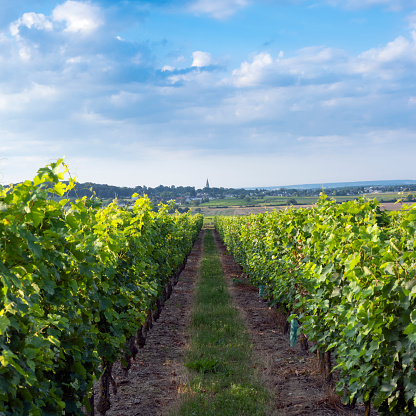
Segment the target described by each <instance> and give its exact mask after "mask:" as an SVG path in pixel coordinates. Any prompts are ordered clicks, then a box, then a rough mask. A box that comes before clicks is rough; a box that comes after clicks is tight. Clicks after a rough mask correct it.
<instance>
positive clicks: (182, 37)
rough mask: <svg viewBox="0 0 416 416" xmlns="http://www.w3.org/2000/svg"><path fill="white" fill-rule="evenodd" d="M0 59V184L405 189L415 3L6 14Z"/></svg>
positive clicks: (134, 6)
mask: <svg viewBox="0 0 416 416" xmlns="http://www.w3.org/2000/svg"><path fill="white" fill-rule="evenodd" d="M0 62H1V65H0V67H1V70H0V108H1V112H0V183H3V184H7V183H16V182H19V181H24V180H27V179H32V178H33V177H34V176H35V175H36V172H37V170H38V169H39V168H41V167H43V166H45V165H46V164H48V163H51V162H53V161H56V160H57V159H59V158H61V157H63V156H64V155H66V158H65V162H66V163H67V164H68V165H69V168H70V170H71V173H72V175H73V176H76V177H77V178H78V180H79V181H80V182H94V183H111V184H114V186H129V187H133V186H137V185H136V184H137V183H142V184H144V183H146V184H147V186H151V187H156V186H158V184H160V183H170V185H166V186H171V185H175V186H180V184H181V183H190V185H188V186H195V187H198V188H199V186H200V185H198V184H204V183H205V180H206V177H207V175H206V173H207V172H210V174H209V177H210V183H222V184H223V187H227V188H243V187H245V188H247V187H250V188H253V187H256V186H257V185H258V184H259V183H261V184H264V185H263V187H271V186H275V185H273V183H279V184H282V185H279V186H291V184H294V183H298V184H307V183H338V182H358V181H363V180H364V181H377V180H379V179H376V178H380V177H382V178H385V179H384V180H394V178H397V177H414V168H413V166H414V161H413V158H414V155H415V154H416V117H415V111H416V93H415V91H416V0H361V1H359V2H358V1H357V0H342V1H341V0H283V1H281V0H259V1H254V0H179V1H174V0H163V1H161V2H152V1H149V0H136V1H130V0H128V1H124V0H111V1H110V0H19V1H18V2H13V4H12V3H8V2H3V3H2V4H1V5H0ZM292 186H293V185H292Z"/></svg>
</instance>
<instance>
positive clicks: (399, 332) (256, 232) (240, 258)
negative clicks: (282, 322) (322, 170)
mask: <svg viewBox="0 0 416 416" xmlns="http://www.w3.org/2000/svg"><path fill="white" fill-rule="evenodd" d="M215 225H216V228H217V230H218V231H219V234H220V236H221V237H222V239H223V241H224V242H225V244H226V246H227V248H228V250H229V251H230V252H232V253H233V255H234V257H235V259H236V261H237V262H238V263H240V264H241V265H242V267H243V268H244V271H245V272H246V273H247V274H248V275H249V277H250V278H251V280H252V282H253V283H254V284H255V285H257V286H259V287H261V288H262V290H263V288H264V290H265V294H266V296H267V297H268V299H269V301H270V304H271V305H277V306H278V307H279V308H282V309H283V310H285V312H286V313H287V314H288V316H290V318H289V320H298V321H299V322H300V324H301V329H302V332H303V334H305V337H307V339H308V340H309V341H310V342H311V343H312V345H313V348H317V349H318V350H319V351H321V353H322V354H332V355H333V357H335V362H336V366H335V368H336V369H337V370H338V372H339V378H338V381H337V391H338V393H339V394H340V395H343V399H344V402H345V403H349V404H355V403H356V402H361V403H364V404H365V405H366V412H367V414H369V412H370V409H371V406H374V407H375V408H377V409H378V410H379V411H380V412H381V414H384V415H392V414H394V415H396V416H399V415H409V414H413V415H414V414H416V344H415V342H416V309H415V306H416V251H415V249H416V240H415V233H416V205H414V206H412V207H407V206H403V208H402V209H401V210H399V211H392V212H386V211H382V210H380V206H379V203H378V202H377V201H376V200H366V199H360V200H356V201H350V202H345V203H342V204H336V202H335V201H333V200H329V199H328V198H327V197H326V196H325V195H323V194H322V195H321V198H320V200H319V201H318V203H317V205H316V206H314V207H313V208H310V209H306V208H305V209H302V208H301V209H294V208H291V209H287V210H285V211H279V212H270V213H266V214H258V215H252V216H248V217H217V218H216V220H215Z"/></svg>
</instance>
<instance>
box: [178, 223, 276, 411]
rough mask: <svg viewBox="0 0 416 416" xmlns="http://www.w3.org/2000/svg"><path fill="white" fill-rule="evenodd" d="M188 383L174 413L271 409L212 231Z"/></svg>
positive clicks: (205, 256)
mask: <svg viewBox="0 0 416 416" xmlns="http://www.w3.org/2000/svg"><path fill="white" fill-rule="evenodd" d="M189 331H190V335H191V341H190V349H189V352H188V354H187V360H186V367H187V368H188V369H189V372H190V374H189V376H190V378H189V382H188V383H187V385H186V386H184V391H185V393H184V396H183V400H182V403H181V406H180V408H179V409H178V410H177V411H176V412H175V413H174V414H175V416H185V415H186V416H189V415H198V416H217V415H221V416H244V415H247V416H249V415H250V416H260V415H267V414H270V412H269V411H268V410H270V409H269V408H268V405H269V403H270V399H271V397H270V394H269V393H268V392H267V390H266V389H265V388H264V387H263V385H262V383H261V382H260V381H259V380H258V377H257V376H256V374H255V372H254V361H253V358H252V345H251V343H250V338H249V335H248V333H247V331H246V328H245V326H244V323H243V321H242V320H241V318H240V316H239V314H238V311H237V310H236V308H235V307H234V306H233V305H232V303H231V298H230V294H229V293H228V289H227V286H226V283H225V280H224V275H223V272H222V267H221V263H220V261H219V258H218V252H217V249H216V246H215V242H214V238H213V234H212V230H210V229H207V230H206V232H205V241H204V254H203V259H202V264H201V269H200V274H199V280H198V284H197V288H196V293H195V306H194V310H193V315H192V323H191V326H190V328H189Z"/></svg>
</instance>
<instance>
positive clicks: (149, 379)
mask: <svg viewBox="0 0 416 416" xmlns="http://www.w3.org/2000/svg"><path fill="white" fill-rule="evenodd" d="M204 232H205V231H204V230H203V231H202V232H201V234H200V235H199V237H198V240H197V242H196V244H195V246H194V248H193V250H192V252H191V254H190V256H189V258H188V262H187V265H186V267H185V269H184V270H183V272H182V273H181V276H180V279H179V283H178V284H177V285H176V286H175V287H174V289H173V293H172V296H171V298H170V299H169V300H168V301H166V303H165V307H164V308H163V310H162V313H161V315H160V318H159V320H158V321H157V322H155V323H154V324H153V328H152V329H151V330H150V332H149V334H148V336H147V340H146V345H145V347H144V348H143V349H141V350H140V351H139V353H138V354H137V357H136V360H135V361H134V362H133V364H132V368H131V369H130V371H129V373H128V374H125V372H124V371H123V370H122V369H121V366H120V364H119V363H117V364H115V365H114V369H113V375H114V379H115V381H116V384H117V387H118V393H117V395H113V394H112V395H111V398H110V400H111V402H112V406H111V409H110V410H109V411H107V413H106V415H107V416H165V415H168V414H169V412H170V411H171V410H172V409H173V408H175V407H177V405H178V403H179V402H180V396H181V390H183V389H182V387H183V386H184V384H186V381H187V372H186V369H185V368H184V366H183V364H184V354H185V352H186V348H187V340H188V335H187V333H186V328H187V326H188V325H189V322H190V312H191V308H192V303H193V287H194V283H195V280H196V278H197V274H198V269H199V266H200V262H201V258H202V245H203V237H204ZM214 235H215V236H216V242H217V246H218V249H219V254H220V259H221V262H222V265H223V268H224V271H225V274H226V277H227V280H228V286H229V290H230V292H231V294H232V295H233V298H234V303H235V306H236V307H237V308H238V309H239V311H240V313H241V315H242V317H243V319H244V320H245V322H246V325H247V328H248V332H249V333H250V336H251V338H252V342H253V349H254V353H255V361H256V363H257V364H256V366H257V368H258V371H259V374H260V376H261V377H262V378H263V380H264V381H265V383H266V385H267V386H268V387H269V389H270V391H272V393H273V394H274V396H275V397H274V401H275V403H274V409H275V411H274V413H273V414H272V415H265V416H294V415H299V416H308V415H314V416H332V415H345V416H358V415H363V414H364V409H363V407H361V406H357V408H356V409H355V410H350V409H346V408H345V407H343V406H342V405H341V403H340V401H339V399H338V397H337V396H336V395H335V394H334V393H333V392H331V389H330V388H329V387H327V386H326V385H325V383H324V381H323V378H322V376H321V375H320V374H319V372H318V371H317V369H316V368H317V365H316V359H315V356H314V354H311V353H307V352H306V353H305V352H303V351H302V350H301V348H300V347H299V345H298V346H297V347H296V348H294V349H292V348H290V347H289V336H288V335H283V331H282V328H281V323H279V320H278V316H277V313H276V310H275V309H269V307H268V306H267V303H265V302H264V301H262V300H259V297H258V291H257V290H256V289H255V288H254V287H252V286H250V285H249V284H248V282H247V279H246V278H245V277H244V276H243V275H242V270H241V267H240V266H238V265H236V264H235V262H234V260H233V258H232V256H229V255H227V253H226V249H225V247H224V245H223V244H222V242H221V241H220V239H219V238H218V236H217V234H216V232H215V231H214ZM233 278H234V279H238V280H239V281H240V282H242V284H236V283H234V282H233V280H232V279H233ZM97 393H98V392H97ZM372 414H373V413H372ZM96 415H99V413H98V412H96ZM219 416H221V415H219Z"/></svg>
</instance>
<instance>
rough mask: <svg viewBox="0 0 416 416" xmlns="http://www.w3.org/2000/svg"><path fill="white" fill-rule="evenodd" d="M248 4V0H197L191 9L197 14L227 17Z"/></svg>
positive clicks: (216, 17) (217, 17)
mask: <svg viewBox="0 0 416 416" xmlns="http://www.w3.org/2000/svg"><path fill="white" fill-rule="evenodd" d="M247 5H248V1H247V0H196V1H195V2H194V3H193V4H192V5H191V6H190V7H189V9H190V11H192V12H193V13H196V14H208V15H211V16H212V17H214V18H215V19H226V18H227V17H230V16H232V15H233V14H235V13H236V12H237V11H238V10H239V9H241V8H243V7H246V6H247Z"/></svg>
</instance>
